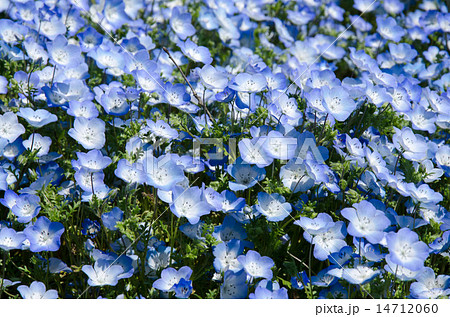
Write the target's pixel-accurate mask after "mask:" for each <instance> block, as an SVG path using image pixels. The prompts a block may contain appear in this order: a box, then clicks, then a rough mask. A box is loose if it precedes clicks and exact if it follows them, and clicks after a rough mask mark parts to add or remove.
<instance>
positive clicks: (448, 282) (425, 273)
mask: <svg viewBox="0 0 450 317" xmlns="http://www.w3.org/2000/svg"><path fill="white" fill-rule="evenodd" d="M416 280H417V282H414V283H412V284H411V287H410V292H411V297H413V298H420V299H436V298H439V297H441V296H442V297H444V296H449V295H450V276H449V275H439V276H437V277H436V274H435V273H434V271H433V269H432V268H430V267H425V268H423V270H422V271H420V274H418V275H417V277H416Z"/></svg>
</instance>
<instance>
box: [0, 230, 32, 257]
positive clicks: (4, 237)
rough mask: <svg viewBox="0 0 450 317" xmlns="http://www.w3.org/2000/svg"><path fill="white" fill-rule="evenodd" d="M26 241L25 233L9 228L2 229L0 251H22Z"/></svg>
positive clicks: (0, 232)
mask: <svg viewBox="0 0 450 317" xmlns="http://www.w3.org/2000/svg"><path fill="white" fill-rule="evenodd" d="M25 239H26V238H25V234H24V233H23V232H16V231H15V230H14V229H10V228H8V227H4V228H2V229H0V249H3V250H4V251H10V250H14V249H21V248H22V243H23V242H24V241H25Z"/></svg>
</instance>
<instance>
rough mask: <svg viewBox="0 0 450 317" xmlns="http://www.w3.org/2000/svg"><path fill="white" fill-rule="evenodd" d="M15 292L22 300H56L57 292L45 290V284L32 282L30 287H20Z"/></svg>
mask: <svg viewBox="0 0 450 317" xmlns="http://www.w3.org/2000/svg"><path fill="white" fill-rule="evenodd" d="M17 290H18V291H19V293H20V296H22V298H23V299H57V298H58V292H57V291H56V290H54V289H50V290H47V289H46V287H45V284H44V283H42V282H38V281H34V282H33V283H31V284H30V286H26V285H20V286H18V287H17Z"/></svg>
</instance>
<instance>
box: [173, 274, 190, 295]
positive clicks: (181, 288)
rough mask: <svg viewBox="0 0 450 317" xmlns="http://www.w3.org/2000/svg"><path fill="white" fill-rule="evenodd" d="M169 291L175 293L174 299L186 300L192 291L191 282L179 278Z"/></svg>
mask: <svg viewBox="0 0 450 317" xmlns="http://www.w3.org/2000/svg"><path fill="white" fill-rule="evenodd" d="M171 291H174V292H175V297H176V298H188V297H189V296H190V295H191V293H192V291H193V287H192V281H189V280H185V279H184V278H181V279H180V281H179V282H178V283H176V284H175V285H174V286H172V288H171Z"/></svg>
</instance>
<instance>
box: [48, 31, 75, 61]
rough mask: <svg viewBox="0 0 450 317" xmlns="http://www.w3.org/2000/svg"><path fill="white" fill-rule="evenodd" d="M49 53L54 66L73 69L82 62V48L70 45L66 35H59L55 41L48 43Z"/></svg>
mask: <svg viewBox="0 0 450 317" xmlns="http://www.w3.org/2000/svg"><path fill="white" fill-rule="evenodd" d="M47 51H48V54H49V57H50V60H51V63H52V64H53V65H57V66H64V67H72V66H75V65H77V64H79V63H80V62H81V58H82V57H81V50H80V47H78V46H76V45H74V44H68V41H67V39H66V38H65V37H64V35H58V36H57V37H56V38H55V39H54V40H52V41H49V42H47Z"/></svg>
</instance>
